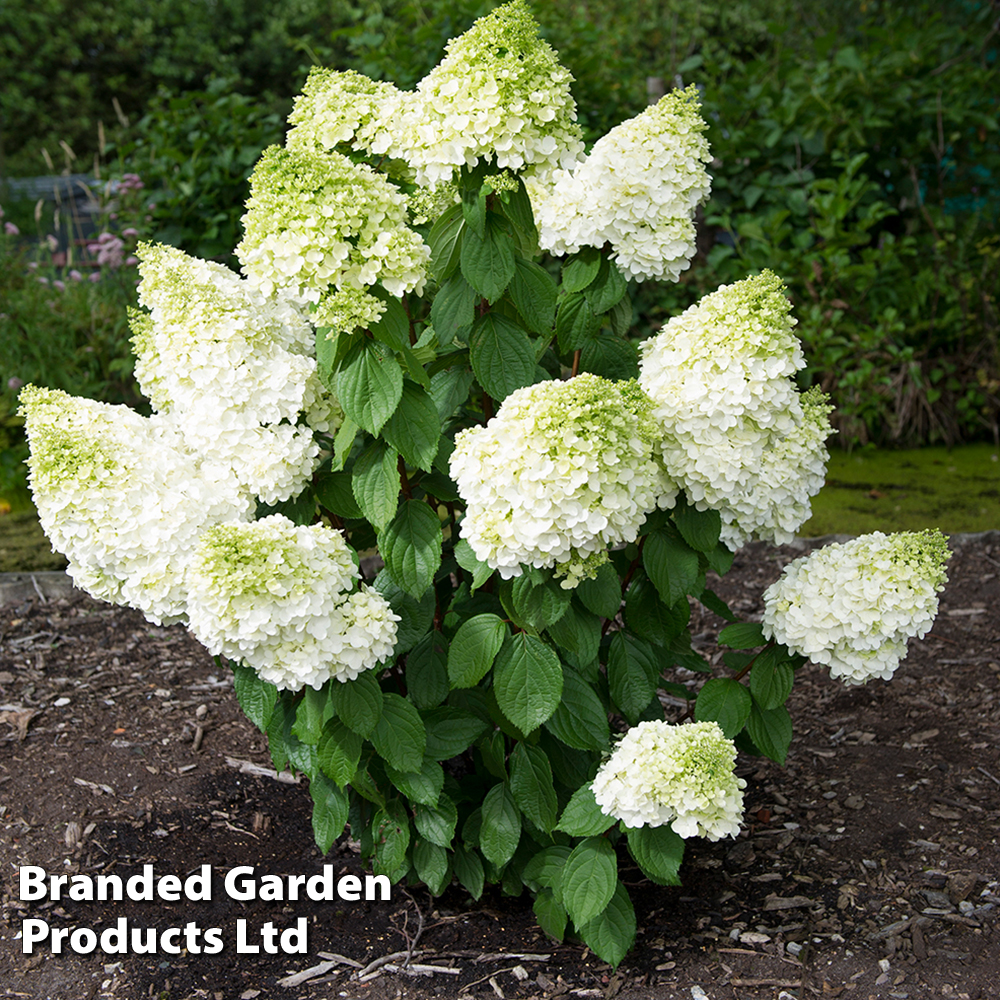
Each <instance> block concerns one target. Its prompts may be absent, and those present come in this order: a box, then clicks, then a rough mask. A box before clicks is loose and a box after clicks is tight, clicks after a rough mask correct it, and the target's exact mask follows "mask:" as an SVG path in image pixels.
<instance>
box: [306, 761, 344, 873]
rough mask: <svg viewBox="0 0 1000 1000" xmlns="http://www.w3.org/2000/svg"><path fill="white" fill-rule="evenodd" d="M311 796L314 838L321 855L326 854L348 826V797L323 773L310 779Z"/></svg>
mask: <svg viewBox="0 0 1000 1000" xmlns="http://www.w3.org/2000/svg"><path fill="white" fill-rule="evenodd" d="M309 794H310V796H311V797H312V800H313V812H312V828H313V837H314V838H315V840H316V846H317V847H318V848H319V849H320V853H322V854H326V853H327V851H329V850H330V848H331V847H332V846H333V842H334V841H335V840H336V839H337V838H338V837H339V836H340V835H341V834H342V833H343V832H344V827H345V826H346V825H347V810H348V800H347V796H346V795H345V794H344V792H342V791H341V790H340V789H339V788H338V787H337V786H336V785H335V784H334V783H333V782H332V781H331V780H330V779H329V778H328V777H327V776H326V775H325V774H322V773H318V774H315V775H313V777H312V778H310V780H309Z"/></svg>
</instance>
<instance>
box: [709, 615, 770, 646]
mask: <svg viewBox="0 0 1000 1000" xmlns="http://www.w3.org/2000/svg"><path fill="white" fill-rule="evenodd" d="M765 642H767V639H765V638H764V626H763V625H761V624H760V622H737V623H736V624H735V625H727V626H726V627H725V628H724V629H723V630H722V631H721V632H720V633H719V643H720V645H723V646H728V647H729V648H730V649H755V648H756V647H757V646H763V645H764V643H765Z"/></svg>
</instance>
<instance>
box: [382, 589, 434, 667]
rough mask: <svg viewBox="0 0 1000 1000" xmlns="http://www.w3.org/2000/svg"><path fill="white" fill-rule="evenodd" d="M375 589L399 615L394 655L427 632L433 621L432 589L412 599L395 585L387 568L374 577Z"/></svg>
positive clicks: (410, 646) (405, 650)
mask: <svg viewBox="0 0 1000 1000" xmlns="http://www.w3.org/2000/svg"><path fill="white" fill-rule="evenodd" d="M375 589H376V590H377V591H378V592H379V593H380V594H381V595H382V596H383V597H384V598H385V599H386V600H387V601H388V602H389V603H390V604H391V605H392V610H393V612H394V613H395V614H397V615H399V621H398V622H397V623H396V648H395V650H394V651H393V653H394V655H395V656H399V655H401V654H402V653H405V652H407V651H408V650H410V649H413V647H414V646H415V645H416V644H417V643H418V642H419V641H420V640H421V639H422V638H423V637H424V636H425V635H426V634H427V633H428V631H429V630H430V627H431V625H432V624H433V622H434V606H435V597H434V591H433V590H432V589H428V591H427V592H426V593H425V594H424V596H423V597H422V598H421V599H420V600H419V601H417V600H414V599H413V598H412V597H410V595H409V594H408V593H406V591H405V590H403V589H402V588H401V587H397V586H396V584H395V583H394V582H393V580H392V577H390V576H389V573H388V571H387V570H384V569H383V570H381V571H380V572H379V575H378V576H377V577H375Z"/></svg>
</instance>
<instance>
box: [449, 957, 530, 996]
mask: <svg viewBox="0 0 1000 1000" xmlns="http://www.w3.org/2000/svg"><path fill="white" fill-rule="evenodd" d="M516 968H517V966H516V965H512V966H511V967H510V968H509V969H498V970H497V971H496V972H487V973H486V975H485V976H482V977H481V978H479V979H474V980H473V981H472V982H471V983H466V984H465V985H464V986H463V987H462V988H461V989H460V990H459V991H458V995H459V996H461V995H462V994H463V993H465V992H466V991H468V990H471V989H472V987H473V986H478V985H479V984H480V983H485V982H486V980H487V979H495V978H496V977H497V976H499V975H502V974H503V973H504V972H513V971H514V970H515V969H516Z"/></svg>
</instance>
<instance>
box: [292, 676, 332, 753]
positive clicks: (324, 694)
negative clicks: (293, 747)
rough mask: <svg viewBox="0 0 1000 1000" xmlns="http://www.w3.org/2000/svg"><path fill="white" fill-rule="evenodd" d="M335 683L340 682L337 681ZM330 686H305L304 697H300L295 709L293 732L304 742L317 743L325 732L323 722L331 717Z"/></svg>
mask: <svg viewBox="0 0 1000 1000" xmlns="http://www.w3.org/2000/svg"><path fill="white" fill-rule="evenodd" d="M334 683H339V681H335V682H334ZM331 714H332V712H331V705H330V688H329V687H328V686H327V687H322V688H320V690H319V691H317V690H316V689H315V688H312V687H308V686H307V687H305V688H304V689H303V691H302V697H301V699H299V705H298V708H296V710H295V724H294V725H293V726H292V732H293V733H294V734H295V735H296V736H297V737H298V738H299V739H300V740H302V742H303V743H308V744H310V745H315V744H317V743H319V738H320V736H321V735H322V733H323V723H325V722H326V720H327V719H329V718H330V715H331Z"/></svg>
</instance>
